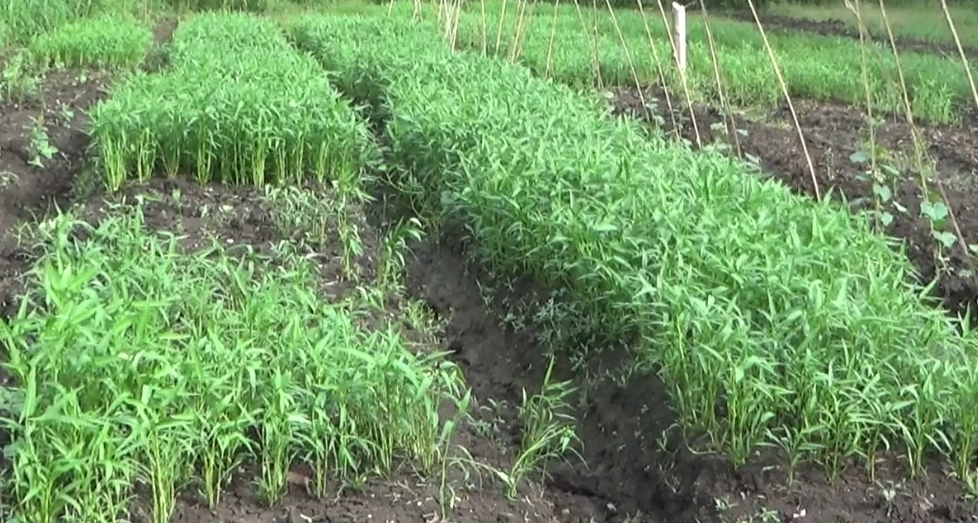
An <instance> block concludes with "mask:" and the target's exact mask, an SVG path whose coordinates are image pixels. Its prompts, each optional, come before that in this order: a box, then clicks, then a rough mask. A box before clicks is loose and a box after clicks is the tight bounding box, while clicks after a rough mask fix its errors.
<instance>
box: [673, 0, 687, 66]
mask: <svg viewBox="0 0 978 523" xmlns="http://www.w3.org/2000/svg"><path fill="white" fill-rule="evenodd" d="M672 41H673V43H675V46H676V66H677V67H678V68H679V72H680V73H685V72H686V6H684V5H681V4H679V3H676V2H673V3H672Z"/></svg>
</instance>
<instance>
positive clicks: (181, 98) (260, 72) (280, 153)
mask: <svg viewBox="0 0 978 523" xmlns="http://www.w3.org/2000/svg"><path fill="white" fill-rule="evenodd" d="M171 45H172V47H171V61H170V69H169V70H168V71H166V72H164V73H163V74H159V75H151V74H150V75H146V74H144V75H136V76H134V77H132V78H131V79H129V80H128V81H126V82H123V83H122V85H119V86H117V87H116V89H115V90H114V91H113V93H112V97H111V98H110V99H109V100H108V101H107V102H105V103H104V104H102V105H100V106H98V107H97V108H96V109H95V111H94V112H93V118H94V120H95V122H94V137H95V139H96V141H97V143H98V146H99V151H100V154H101V157H102V161H103V163H104V167H105V171H106V176H107V178H108V185H109V187H110V188H112V189H117V188H118V187H119V186H120V185H121V184H122V182H123V181H124V180H125V179H126V178H127V177H128V176H129V173H135V176H136V177H137V178H139V179H140V180H145V179H147V178H148V177H150V176H152V175H153V174H154V173H155V172H157V171H158V170H162V171H164V172H165V173H166V174H167V175H170V176H173V175H176V174H177V173H193V174H194V175H195V176H196V177H197V179H198V180H200V181H208V180H211V179H216V180H219V181H222V182H227V183H254V184H258V185H261V184H263V183H266V182H269V181H273V180H274V181H280V182H300V181H302V180H303V179H304V178H305V177H306V176H309V175H311V176H312V177H314V178H315V179H316V180H318V181H323V180H330V181H336V182H338V183H340V184H341V185H344V186H348V187H352V186H353V185H355V180H356V178H357V177H359V175H360V169H361V167H362V165H363V163H364V162H366V161H368V159H369V158H370V156H371V154H372V151H371V144H372V141H371V139H370V136H369V132H368V131H367V128H366V126H365V125H364V124H363V123H362V122H360V121H359V120H358V119H357V117H356V115H355V114H354V111H353V110H352V109H351V108H350V107H349V106H348V105H347V104H346V103H345V102H344V101H343V100H341V99H340V97H339V94H338V93H337V92H336V91H335V90H333V89H332V88H331V87H330V86H329V85H328V83H327V82H326V81H325V80H324V75H323V71H322V69H321V68H320V67H319V66H318V64H317V63H316V62H315V61H314V60H312V59H310V58H307V57H305V56H302V55H300V54H299V53H296V52H295V50H294V49H292V48H291V47H290V46H289V45H288V43H287V42H286V41H285V40H284V38H283V36H282V35H281V34H280V32H279V29H278V28H277V27H276V26H275V25H274V24H273V23H272V22H270V21H268V20H265V19H262V18H258V17H255V16H251V15H218V14H204V15H199V16H196V17H194V18H192V19H190V20H188V21H186V22H184V23H182V24H181V25H180V27H179V28H178V29H177V31H176V32H175V34H174V37H173V42H172V44H171Z"/></svg>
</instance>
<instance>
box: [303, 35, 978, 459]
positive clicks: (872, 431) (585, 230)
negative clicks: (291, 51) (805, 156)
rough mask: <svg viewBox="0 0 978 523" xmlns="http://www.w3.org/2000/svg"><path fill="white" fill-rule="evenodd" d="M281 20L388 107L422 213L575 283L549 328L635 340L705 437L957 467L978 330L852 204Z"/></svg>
mask: <svg viewBox="0 0 978 523" xmlns="http://www.w3.org/2000/svg"><path fill="white" fill-rule="evenodd" d="M289 34H290V35H291V37H292V39H293V41H294V42H295V44H296V45H297V46H298V47H300V48H301V49H303V50H307V51H309V52H310V53H312V54H313V55H314V56H316V57H317V58H318V59H319V60H320V61H321V62H322V63H323V65H324V68H325V69H327V70H329V71H335V74H334V78H333V79H334V82H335V85H336V86H337V88H338V89H340V90H341V91H344V92H346V93H347V94H348V95H350V96H351V97H353V98H354V99H355V100H357V101H358V102H361V103H364V104H365V105H367V106H369V107H371V108H372V109H373V113H372V115H371V116H373V117H375V118H379V119H382V120H386V125H385V127H384V135H385V136H387V140H388V141H389V143H388V144H387V146H388V147H389V148H390V151H389V152H388V154H389V159H390V161H391V162H392V164H393V166H394V169H395V170H396V172H397V173H399V176H392V179H393V180H394V183H395V184H397V185H398V186H399V187H400V188H401V189H402V190H403V191H405V192H406V193H407V194H409V195H411V196H413V197H414V203H415V204H416V207H417V208H418V209H420V212H421V213H422V214H423V215H424V216H425V217H426V218H427V219H430V220H431V221H432V222H433V223H441V224H447V223H456V222H461V223H464V224H465V225H466V226H467V227H468V228H469V230H470V234H471V236H472V237H473V238H474V239H475V247H474V255H475V256H477V257H478V258H479V259H480V260H481V261H482V262H483V263H485V264H486V265H487V266H488V267H490V268H491V269H492V270H493V271H495V272H497V273H498V274H502V275H523V274H526V275H529V276H532V277H534V278H536V279H538V280H539V281H541V282H543V283H546V284H548V285H550V286H552V287H555V288H560V289H563V290H565V291H567V292H568V293H569V295H570V296H572V297H573V299H574V300H576V305H575V306H574V307H573V309H572V310H571V311H570V313H569V314H568V315H567V316H566V317H562V318H560V317H555V318H554V321H555V325H558V327H556V328H557V329H565V328H566V329H573V328H574V326H576V325H579V326H581V327H579V328H582V329H585V330H589V331H591V332H600V333H602V334H604V335H607V336H609V337H611V339H624V340H633V339H634V340H639V341H638V342H637V343H636V349H635V361H634V362H632V364H631V368H630V369H626V371H628V372H632V371H635V372H647V371H648V370H649V369H652V368H655V369H658V372H659V373H660V375H661V377H662V379H663V380H664V382H665V384H666V385H667V387H668V389H669V390H670V392H671V394H672V400H673V402H674V406H675V408H676V409H677V411H678V412H679V414H680V416H681V419H682V421H683V425H684V427H685V428H686V429H688V430H691V431H693V432H698V433H705V434H707V435H708V436H709V438H707V440H708V443H707V445H708V446H709V448H710V450H720V451H724V452H727V453H728V454H729V455H730V456H732V458H733V460H734V462H735V463H737V464H742V463H744V462H745V461H746V460H747V459H748V458H749V457H750V456H751V454H752V452H753V451H754V450H755V449H757V448H758V446H760V445H763V444H773V445H776V446H779V447H781V448H783V449H784V451H785V452H786V454H787V455H788V457H789V458H790V464H791V465H796V464H797V463H798V462H799V461H801V460H811V461H817V462H820V463H823V464H825V466H826V467H827V468H828V469H829V470H830V471H831V472H833V473H837V472H838V471H839V469H840V468H841V467H842V466H843V464H844V463H845V460H847V459H850V458H858V459H861V460H862V461H863V463H865V464H866V465H867V466H868V467H873V465H874V463H875V462H876V459H877V457H876V452H877V451H881V450H883V449H885V448H889V447H890V445H891V444H892V445H893V446H894V447H895V448H896V449H899V450H900V451H901V452H903V453H904V454H905V455H906V457H908V458H909V459H910V463H911V464H912V465H913V467H914V471H915V472H919V471H921V468H922V466H923V457H924V455H925V454H926V453H928V452H941V453H944V454H946V455H947V456H948V457H949V458H950V459H952V460H954V463H955V465H956V467H957V470H958V471H959V473H960V474H961V475H962V477H964V478H968V477H970V474H971V465H972V463H973V460H974V458H975V451H976V442H978V439H976V435H978V424H976V421H978V404H976V402H975V401H973V400H974V398H975V397H976V394H978V365H975V363H976V362H975V351H974V349H975V339H974V337H973V336H971V335H968V336H967V337H962V336H960V335H959V334H957V332H956V331H955V327H954V325H953V324H952V323H951V321H950V320H948V319H947V318H945V317H944V314H943V312H941V311H940V310H938V309H937V308H934V307H931V306H929V304H927V303H924V300H923V299H922V298H921V297H920V295H921V292H922V291H921V290H920V289H918V288H916V287H914V286H912V285H911V284H910V283H906V282H909V281H911V280H912V274H911V269H910V268H909V265H908V263H907V261H906V259H905V258H904V257H903V256H902V254H900V253H899V252H898V251H897V250H896V249H893V248H892V246H891V245H890V244H889V243H890V242H889V241H888V240H886V239H884V238H881V237H878V236H876V235H874V234H872V233H871V232H870V230H869V228H868V225H867V224H866V223H865V221H864V220H863V218H861V217H855V216H851V215H850V213H849V212H847V211H846V210H843V209H839V208H837V207H835V206H834V205H832V204H830V203H816V202H813V201H811V200H810V199H807V198H802V197H798V196H795V195H792V194H791V193H790V192H789V191H788V190H787V189H786V188H785V187H783V186H781V185H779V184H777V183H775V182H772V181H767V180H761V179H760V178H757V177H755V176H753V175H751V174H749V173H747V172H745V170H744V169H743V168H742V167H741V166H740V165H739V164H737V163H736V162H734V161H732V160H729V159H726V158H723V157H721V156H719V155H718V154H715V153H694V152H692V151H691V150H690V149H688V148H686V147H685V146H682V145H679V144H675V143H672V142H669V141H667V140H666V138H664V137H663V136H661V135H657V134H656V135H651V136H646V135H645V134H644V133H643V130H642V129H641V128H640V127H639V126H638V124H634V123H632V122H628V121H616V120H612V119H610V118H608V117H607V116H606V113H605V111H604V110H603V109H602V108H601V107H600V106H599V105H598V102H597V101H594V100H590V99H588V98H583V97H579V96H577V95H576V94H574V93H573V92H572V91H571V90H570V89H569V88H566V87H562V86H560V85H555V84H551V83H549V82H547V81H545V80H541V79H536V78H535V77H533V76H532V75H531V74H530V73H529V72H528V71H527V70H525V69H522V68H520V67H518V66H513V65H510V64H507V63H504V62H503V61H499V60H490V59H487V58H484V57H481V56H478V55H477V54H453V53H451V52H449V51H448V49H447V48H446V46H444V45H443V44H441V43H440V42H439V38H438V36H436V35H435V33H432V32H431V31H426V30H424V29H419V28H415V27H413V26H411V25H410V24H409V23H408V22H406V21H403V20H396V19H393V20H372V19H357V18H342V19H331V18H308V19H304V20H300V21H296V22H293V23H292V24H290V26H289ZM363 35H370V38H364V37H363ZM584 56H586V54H585V55H584ZM554 334H555V335H557V336H558V338H557V339H561V338H560V336H564V337H563V338H562V339H564V340H565V341H566V340H570V339H573V338H572V337H570V336H567V334H568V331H563V332H554ZM576 357H578V358H587V357H588V354H587V353H586V352H579V353H577V354H576ZM646 436H647V437H648V438H655V437H658V436H659V435H657V434H652V435H646Z"/></svg>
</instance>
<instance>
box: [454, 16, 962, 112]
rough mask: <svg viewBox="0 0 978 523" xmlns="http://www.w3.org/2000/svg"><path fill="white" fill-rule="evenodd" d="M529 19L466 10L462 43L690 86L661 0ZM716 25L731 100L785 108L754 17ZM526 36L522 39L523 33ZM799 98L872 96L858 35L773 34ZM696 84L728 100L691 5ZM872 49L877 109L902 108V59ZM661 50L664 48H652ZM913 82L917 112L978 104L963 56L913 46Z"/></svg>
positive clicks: (610, 79)
mask: <svg viewBox="0 0 978 523" xmlns="http://www.w3.org/2000/svg"><path fill="white" fill-rule="evenodd" d="M530 9H533V10H534V12H533V14H531V15H528V16H525V19H524V20H523V21H522V22H521V21H520V20H519V17H518V10H517V9H516V8H515V6H514V5H511V6H509V8H507V9H505V11H504V9H503V7H502V5H501V4H499V3H491V4H489V5H487V6H486V15H485V19H483V15H482V14H481V11H480V10H478V9H470V10H467V11H464V12H463V13H462V14H461V16H460V17H459V29H458V33H459V34H458V45H459V46H462V47H464V48H467V49H473V50H480V51H481V50H482V49H486V51H487V52H488V53H489V54H490V55H493V56H500V57H504V58H505V57H517V59H518V62H519V63H521V64H523V65H525V66H526V67H528V68H529V69H531V70H532V71H534V72H535V73H537V74H539V75H542V76H548V77H553V78H554V79H556V80H558V81H561V82H564V83H568V84H572V85H578V86H587V87H590V86H593V85H594V83H595V81H596V80H598V81H600V82H601V83H602V84H603V85H605V86H608V85H634V84H635V81H636V76H637V80H638V81H639V82H640V83H642V84H644V85H653V84H659V83H660V82H661V80H662V79H661V78H660V76H659V71H660V68H661V70H662V71H663V72H664V76H665V82H666V85H667V86H668V87H670V88H672V89H674V90H676V91H680V89H681V84H680V79H679V75H678V73H677V72H676V67H675V65H674V64H675V62H674V59H673V53H672V47H671V44H670V42H669V38H670V36H669V32H668V31H667V29H666V27H665V26H664V24H663V21H662V17H661V15H660V13H659V11H658V9H657V8H656V6H655V5H652V6H650V7H647V8H646V10H645V13H644V14H643V13H642V12H640V11H638V10H620V11H615V13H614V15H613V16H612V15H609V12H608V10H607V9H606V8H604V7H601V6H599V8H598V9H597V10H593V9H590V8H584V7H581V11H580V12H579V11H578V10H577V9H576V8H575V6H573V5H571V4H568V5H561V6H559V7H557V8H556V13H555V12H554V7H553V6H552V5H550V6H543V5H537V6H534V7H532V8H530ZM709 27H710V30H711V32H712V36H713V39H714V41H715V43H716V47H717V50H716V54H717V57H718V59H719V62H720V63H719V68H720V72H721V74H722V77H723V81H724V94H725V96H727V99H728V101H729V103H732V104H734V105H738V106H744V107H746V106H754V105H757V104H763V105H766V106H774V107H776V106H778V105H779V104H780V103H781V102H782V99H783V98H784V96H783V94H782V91H781V87H780V85H779V84H778V80H777V77H776V75H775V73H774V69H773V66H772V64H771V62H770V59H769V58H768V55H767V53H766V52H765V49H764V44H763V41H762V39H761V36H760V33H759V32H758V30H757V27H756V26H755V25H754V24H750V23H744V22H738V21H732V20H724V19H721V18H716V17H712V18H710V19H709ZM517 34H519V35H520V36H519V37H515V36H514V35H517ZM768 38H769V41H770V44H771V47H772V48H773V49H774V52H775V55H776V56H777V59H778V64H779V66H780V67H781V71H782V74H783V75H784V80H785V83H786V84H787V88H788V94H789V95H790V96H792V97H798V98H806V99H814V100H826V101H840V100H841V101H845V102H850V103H855V104H859V105H862V104H864V103H865V88H864V87H863V79H862V65H861V56H860V49H859V46H858V45H854V44H853V42H852V40H851V39H843V38H833V37H827V36H821V35H812V34H797V33H794V34H780V33H778V34H769V35H768ZM687 41H688V50H687V60H688V66H687V81H688V85H689V87H690V89H691V91H692V92H691V94H692V95H693V96H697V97H701V98H705V99H707V100H709V101H716V100H718V99H719V93H718V87H717V83H716V78H715V73H714V67H713V55H712V53H711V52H710V48H709V43H708V42H709V39H708V37H707V35H706V22H705V21H704V20H703V19H702V18H701V17H699V16H696V14H695V12H693V11H692V10H691V11H690V16H689V18H688V21H687ZM878 44H879V45H877V46H872V51H871V54H870V57H869V60H868V62H867V68H868V77H869V82H870V89H871V92H872V98H873V100H872V102H873V104H874V106H875V109H876V110H877V111H883V112H888V113H893V114H902V113H903V111H902V107H903V106H902V103H903V102H902V96H903V94H902V91H901V87H900V84H899V80H898V73H897V57H896V55H895V54H894V53H893V52H892V50H890V48H889V44H888V43H886V41H885V40H884V41H880V42H878ZM653 47H654V50H653V49H652V48H653ZM899 59H900V62H901V64H902V67H903V70H904V73H905V74H906V80H907V83H908V85H909V86H911V92H910V102H911V105H912V107H913V111H914V114H915V115H918V116H920V117H922V118H926V119H928V120H931V121H934V122H938V123H948V122H955V121H958V120H959V119H960V116H961V114H962V112H963V110H965V109H966V108H968V107H970V106H971V105H972V96H971V91H970V87H969V84H968V79H967V76H966V74H965V71H964V66H963V65H962V64H961V62H960V60H957V59H956V57H941V56H938V55H934V54H919V53H910V52H903V53H900V56H899ZM974 72H975V73H978V70H975V71H974Z"/></svg>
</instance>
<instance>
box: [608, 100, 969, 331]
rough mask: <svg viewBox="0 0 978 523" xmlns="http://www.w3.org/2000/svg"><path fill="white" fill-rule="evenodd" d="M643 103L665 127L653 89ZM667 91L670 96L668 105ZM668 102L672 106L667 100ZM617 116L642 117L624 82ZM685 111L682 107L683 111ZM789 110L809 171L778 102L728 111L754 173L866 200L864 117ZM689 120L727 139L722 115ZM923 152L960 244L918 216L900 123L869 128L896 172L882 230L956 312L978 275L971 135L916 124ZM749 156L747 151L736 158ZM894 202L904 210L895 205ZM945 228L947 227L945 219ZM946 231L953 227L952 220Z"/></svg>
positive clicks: (803, 107)
mask: <svg viewBox="0 0 978 523" xmlns="http://www.w3.org/2000/svg"><path fill="white" fill-rule="evenodd" d="M644 97H645V100H646V102H647V103H650V104H654V105H656V107H657V109H656V110H655V111H653V114H659V115H662V116H661V117H660V122H661V121H664V122H665V123H664V125H665V127H666V128H668V129H671V128H672V119H671V118H670V117H669V116H668V114H669V113H668V110H667V108H666V103H665V101H664V94H663V93H662V92H661V91H659V90H650V91H647V92H645V94H644ZM675 100H676V98H675V97H674V98H673V101H674V102H675ZM673 105H676V104H675V103H674V104H673ZM615 108H616V111H618V112H619V113H628V114H632V115H636V116H638V117H641V118H647V116H646V115H647V112H646V111H645V109H644V108H643V106H642V101H641V99H640V98H639V96H638V91H637V90H636V89H634V88H632V89H625V90H623V91H621V92H619V93H618V95H617V97H616V98H615ZM684 109H685V108H684ZM795 109H796V111H797V113H798V119H799V123H800V125H801V127H802V129H803V131H804V135H805V143H806V145H807V147H808V153H809V155H810V157H811V160H812V163H813V166H814V170H815V173H814V178H813V175H812V171H811V170H810V169H809V167H808V164H807V162H806V160H805V155H804V151H803V149H802V147H801V142H800V141H799V139H798V134H797V131H796V130H795V129H794V127H793V124H792V123H791V116H790V113H789V112H788V110H787V106H785V107H782V108H781V109H780V110H775V111H772V112H769V113H767V114H753V115H750V116H748V115H744V114H741V115H737V116H735V118H734V120H735V122H736V123H735V128H736V129H739V130H740V131H741V132H738V133H736V137H737V139H738V140H739V142H740V147H741V148H742V150H743V152H744V153H745V154H746V155H750V156H752V157H755V158H759V159H760V162H761V166H762V167H763V171H764V172H765V173H766V174H768V175H770V176H772V177H774V178H776V179H778V180H781V181H782V182H784V183H785V184H786V185H788V186H789V187H791V188H793V189H795V190H796V191H798V192H800V193H804V194H808V195H811V196H814V195H815V184H816V182H817V184H818V187H819V191H820V194H823V195H825V194H829V192H830V191H831V193H832V194H833V196H835V197H844V198H845V200H846V201H848V202H849V204H850V205H851V206H852V207H853V208H854V209H868V208H871V207H872V205H873V202H874V201H875V197H874V193H873V182H872V181H871V180H870V179H869V177H867V176H866V175H864V174H863V173H864V171H865V170H866V169H867V166H866V164H859V163H856V162H854V161H852V159H851V156H852V155H853V154H854V153H856V152H857V151H860V150H863V151H865V150H866V148H867V147H866V145H865V144H866V143H867V136H868V121H867V118H866V117H865V115H864V114H862V113H861V112H860V111H858V110H854V109H852V108H851V107H846V106H843V105H835V104H826V103H814V102H806V101H796V102H795ZM694 112H695V119H696V122H697V127H698V129H699V133H700V135H701V140H702V143H703V144H704V145H705V144H714V143H718V142H719V143H728V144H731V145H730V147H731V150H733V148H735V144H734V140H732V139H730V138H728V136H730V134H729V133H727V132H726V131H725V129H726V127H725V124H724V118H723V116H722V113H721V112H720V111H718V110H716V109H714V108H711V107H706V106H696V107H695V108H694ZM677 117H678V120H679V122H680V131H681V134H682V136H683V137H685V138H687V139H688V140H690V141H694V140H695V132H694V129H693V124H692V119H691V118H690V117H689V114H688V111H686V110H684V111H683V114H677ZM919 130H920V133H921V138H922V143H923V144H924V145H925V146H926V149H927V151H926V152H927V156H928V157H929V160H930V161H933V162H934V164H935V167H936V175H934V176H932V179H929V180H926V182H927V187H928V188H929V189H930V190H931V191H937V193H938V194H939V191H940V188H941V187H943V189H944V191H945V193H946V195H947V198H946V203H947V205H948V207H949V208H950V210H951V212H952V213H953V214H954V217H955V218H956V222H957V226H958V228H959V229H960V232H961V236H962V237H963V238H964V241H965V245H962V244H961V243H960V242H955V244H954V246H953V247H952V248H951V249H945V248H944V247H943V246H942V245H941V244H939V243H938V241H937V240H936V239H935V238H934V237H933V235H932V233H931V229H930V225H929V221H928V219H927V218H926V217H924V216H922V215H921V214H920V204H921V198H922V195H923V191H921V189H920V187H922V186H923V183H922V182H921V178H920V176H919V175H918V174H916V173H914V172H912V169H911V166H912V165H913V164H914V163H913V162H912V156H913V150H914V143H913V139H912V137H911V133H910V128H909V126H908V125H907V124H906V123H903V122H897V121H892V120H891V121H887V122H886V123H884V124H882V125H881V126H880V127H879V128H878V129H877V132H876V140H877V143H878V144H879V146H878V147H877V151H878V152H881V153H882V154H884V155H886V156H889V158H888V159H887V160H886V161H885V163H886V164H887V165H890V166H891V167H894V168H897V169H899V170H900V171H901V174H900V175H899V176H897V177H895V178H894V179H891V180H888V181H887V182H886V185H888V186H889V187H890V188H891V189H892V192H893V198H892V199H891V201H890V203H889V204H887V205H886V206H885V209H886V210H887V211H889V212H890V213H891V214H892V216H893V218H894V219H893V222H892V223H891V224H890V225H889V226H888V227H886V232H887V234H889V235H890V236H893V237H895V238H898V239H902V240H904V242H905V247H906V252H907V256H908V257H909V258H910V259H911V261H912V262H913V263H914V265H915V266H916V267H917V269H918V270H919V273H920V278H921V281H923V282H930V281H933V280H934V278H937V279H938V285H937V287H936V289H935V293H936V294H937V296H938V297H939V298H940V299H941V300H943V302H944V304H945V305H946V306H947V308H948V309H949V310H950V311H952V312H953V313H958V314H959V313H962V312H964V311H965V310H966V309H967V308H968V307H972V306H973V305H974V304H975V302H976V300H978V282H976V280H975V276H974V259H973V257H972V255H971V254H970V251H969V249H968V247H967V246H968V245H975V244H978V212H976V211H978V183H976V182H975V176H976V175H978V134H975V132H974V129H972V128H970V127H943V128H942V127H927V126H923V127H920V128H919ZM745 157H748V156H745ZM894 203H899V204H900V205H901V206H902V207H903V208H905V209H906V212H901V211H900V210H898V208H897V206H896V205H894ZM949 225H952V224H949ZM947 229H948V232H950V233H952V234H953V233H955V232H956V231H955V229H954V227H953V226H951V227H948V228H947Z"/></svg>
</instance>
